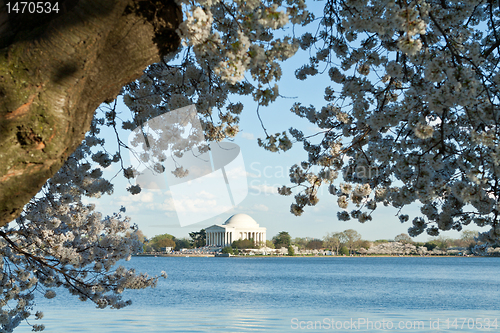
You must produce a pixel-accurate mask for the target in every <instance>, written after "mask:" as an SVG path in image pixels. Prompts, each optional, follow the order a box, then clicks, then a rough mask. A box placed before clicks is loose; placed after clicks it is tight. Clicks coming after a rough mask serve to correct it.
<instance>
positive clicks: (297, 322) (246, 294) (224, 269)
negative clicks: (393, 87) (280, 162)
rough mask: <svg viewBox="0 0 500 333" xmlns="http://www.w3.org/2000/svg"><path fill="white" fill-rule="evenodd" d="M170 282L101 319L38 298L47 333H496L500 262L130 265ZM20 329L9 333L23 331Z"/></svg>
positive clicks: (84, 309)
mask: <svg viewBox="0 0 500 333" xmlns="http://www.w3.org/2000/svg"><path fill="white" fill-rule="evenodd" d="M124 265H125V266H128V267H134V268H136V270H137V271H142V272H147V273H149V274H150V275H151V274H152V275H155V274H156V275H159V274H160V272H161V271H162V270H164V271H166V272H167V273H168V278H167V279H160V281H159V283H158V286H157V287H156V288H154V289H151V288H150V289H146V290H138V291H135V290H133V291H128V292H126V293H125V294H124V295H125V297H128V298H130V299H132V300H133V304H132V306H130V307H128V308H125V309H121V310H98V309H95V306H93V305H92V304H91V303H89V302H80V301H78V300H77V299H76V298H75V297H72V296H70V295H68V294H67V293H62V292H60V295H58V296H57V297H56V298H54V299H51V300H47V299H43V298H41V297H39V298H38V304H37V306H36V307H35V309H37V310H42V311H43V312H44V314H45V317H44V318H43V319H42V320H39V321H35V320H32V323H43V324H44V325H45V326H46V331H47V332H117V333H118V332H120V333H124V332H297V331H304V332H323V331H335V332H374V331H387V332H389V331H394V332H406V331H411V332H481V331H486V332H498V331H500V258H479V257H478V258H454V257H443V258H429V257H413V258H410V257H381V258H376V257H343V258H331V257H326V258H325V257H314V258H302V257H293V258H261V257H260V258H259V257H248V258H205V257H202V258H196V257H188V258H184V257H158V258H155V257H134V258H132V260H131V261H130V262H124ZM29 331H30V327H29V326H27V325H23V326H21V327H19V328H18V329H17V330H16V332H29Z"/></svg>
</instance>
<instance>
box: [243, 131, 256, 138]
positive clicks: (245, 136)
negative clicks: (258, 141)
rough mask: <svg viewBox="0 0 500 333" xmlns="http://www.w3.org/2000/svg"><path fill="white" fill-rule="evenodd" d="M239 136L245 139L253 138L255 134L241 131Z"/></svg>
mask: <svg viewBox="0 0 500 333" xmlns="http://www.w3.org/2000/svg"><path fill="white" fill-rule="evenodd" d="M241 137H242V138H243V139H247V140H255V136H254V135H253V134H252V133H248V132H241Z"/></svg>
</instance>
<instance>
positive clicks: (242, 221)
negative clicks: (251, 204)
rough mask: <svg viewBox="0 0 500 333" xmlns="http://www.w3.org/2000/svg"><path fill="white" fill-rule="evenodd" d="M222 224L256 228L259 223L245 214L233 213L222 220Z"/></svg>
mask: <svg viewBox="0 0 500 333" xmlns="http://www.w3.org/2000/svg"><path fill="white" fill-rule="evenodd" d="M224 225H226V226H228V227H234V228H258V227H259V225H258V224H257V222H255V220H254V219H253V218H251V217H250V216H248V215H247V214H234V215H233V216H231V217H230V218H228V219H227V221H226V222H224Z"/></svg>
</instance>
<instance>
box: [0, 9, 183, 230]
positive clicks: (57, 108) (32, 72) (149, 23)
mask: <svg viewBox="0 0 500 333" xmlns="http://www.w3.org/2000/svg"><path fill="white" fill-rule="evenodd" d="M45 2H47V1H46V0H45V1H44V3H45ZM51 2H52V3H53V4H55V3H56V1H51ZM11 3H12V2H11ZM57 3H58V7H59V9H60V11H59V13H54V12H53V13H51V14H24V15H20V14H15V13H10V14H9V13H7V7H6V6H4V4H3V3H2V0H0V226H2V225H5V224H7V223H8V222H10V221H12V220H13V219H15V218H16V217H17V216H18V215H19V214H20V213H21V211H22V209H23V206H24V205H25V204H26V203H27V202H28V201H29V200H30V199H31V198H32V197H33V196H34V195H35V194H36V193H37V192H38V191H39V190H40V188H41V186H42V185H43V184H44V183H45V182H46V180H47V179H48V178H50V177H51V176H52V175H54V173H55V172H56V171H57V170H59V168H60V167H61V166H62V164H63V163H64V161H65V160H66V159H67V157H68V156H69V155H70V154H71V153H72V152H73V151H74V150H75V148H76V147H77V146H78V145H79V144H80V143H81V141H82V139H83V138H84V135H85V132H86V131H88V129H89V128H90V122H91V120H92V117H93V114H94V111H95V110H96V108H97V107H98V106H99V105H100V104H101V103H102V102H104V101H108V100H113V99H114V98H115V97H116V95H117V94H118V93H119V91H120V89H121V88H122V87H123V86H124V85H125V84H127V83H128V82H130V81H132V80H134V79H136V78H138V77H139V76H140V75H141V74H142V71H143V70H144V69H145V68H146V67H147V66H148V65H150V64H152V63H154V62H157V61H159V60H160V53H162V54H165V53H167V52H173V51H175V50H176V49H177V47H178V46H179V38H178V37H177V34H176V33H175V29H176V28H177V26H178V25H179V23H180V21H181V19H182V14H181V12H180V9H179V7H178V6H177V5H176V4H175V3H174V2H173V0H167V1H154V0H150V1H139V0H135V1H131V0H114V1H113V0H66V1H61V0H59V1H57Z"/></svg>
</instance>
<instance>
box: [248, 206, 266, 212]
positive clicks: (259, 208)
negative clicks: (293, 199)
mask: <svg viewBox="0 0 500 333" xmlns="http://www.w3.org/2000/svg"><path fill="white" fill-rule="evenodd" d="M252 208H253V209H255V210H259V211H261V212H267V211H269V207H267V206H266V205H264V204H258V205H254V206H253V207H252Z"/></svg>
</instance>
